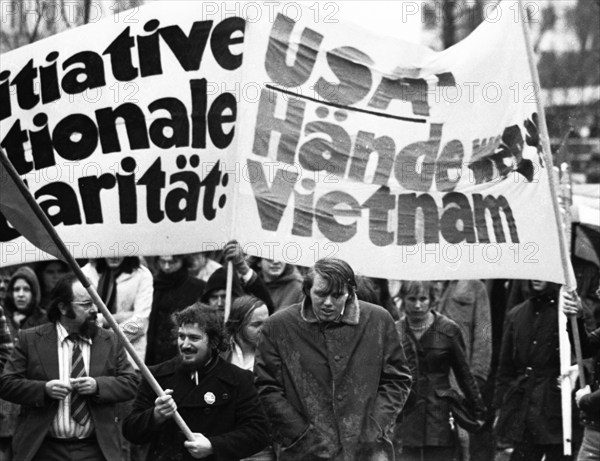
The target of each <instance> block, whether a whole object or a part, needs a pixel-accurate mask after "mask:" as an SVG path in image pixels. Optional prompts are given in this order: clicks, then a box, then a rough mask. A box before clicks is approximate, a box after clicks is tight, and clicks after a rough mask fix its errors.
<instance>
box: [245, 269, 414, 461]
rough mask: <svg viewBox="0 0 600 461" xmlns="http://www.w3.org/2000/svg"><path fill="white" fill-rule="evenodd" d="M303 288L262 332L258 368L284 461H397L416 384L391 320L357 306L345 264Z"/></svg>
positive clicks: (378, 310)
mask: <svg viewBox="0 0 600 461" xmlns="http://www.w3.org/2000/svg"><path fill="white" fill-rule="evenodd" d="M303 289H304V294H305V298H304V300H303V302H302V303H299V304H295V305H293V306H290V307H289V308H287V309H283V310H281V311H279V312H277V313H275V314H274V315H273V316H271V317H270V318H269V319H268V320H267V321H266V323H265V324H264V326H263V328H262V330H261V338H260V339H259V344H258V350H257V355H256V359H255V365H254V372H255V374H256V385H257V387H258V390H259V395H260V398H261V401H262V403H263V405H264V407H265V410H266V412H267V416H268V417H269V420H270V423H271V428H272V436H273V439H274V444H275V450H276V452H277V454H278V458H277V459H278V460H279V461H290V460H298V461H304V460H316V459H319V460H320V459H322V460H333V461H356V460H361V461H368V460H374V459H377V460H393V459H394V454H393V448H392V442H391V439H390V436H391V432H392V430H393V426H394V423H395V421H396V417H397V416H398V414H399V413H400V411H401V410H402V407H403V406H404V403H405V401H406V398H407V397H408V393H409V389H410V384H411V378H410V374H409V370H408V367H407V366H406V364H405V358H404V353H403V351H402V345H401V342H400V336H399V335H398V333H397V332H396V329H395V325H394V321H393V319H392V317H391V315H390V314H389V313H388V312H387V311H386V310H385V309H383V308H382V307H380V306H376V305H374V304H369V303H365V302H362V301H359V300H358V299H357V297H356V295H355V289H356V281H355V276H354V271H353V270H352V268H351V267H350V266H349V265H348V264H347V263H346V262H344V261H341V260H339V259H333V258H331V259H321V260H319V261H317V263H316V264H315V266H314V267H313V268H312V269H311V270H310V271H309V273H308V274H307V276H306V278H305V280H304V287H303Z"/></svg>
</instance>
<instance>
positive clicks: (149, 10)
mask: <svg viewBox="0 0 600 461" xmlns="http://www.w3.org/2000/svg"><path fill="white" fill-rule="evenodd" d="M205 16H207V15H206V9H205V8H204V7H203V4H202V3H195V2H161V3H156V4H150V5H149V6H146V7H143V8H140V9H138V10H135V11H134V12H133V13H132V12H130V11H128V12H125V13H123V14H122V15H117V16H115V17H110V18H107V19H105V20H102V21H99V22H97V23H95V24H90V25H87V26H84V27H80V28H77V29H73V30H70V31H67V32H64V33H61V34H59V35H55V36H53V37H50V38H48V39H46V40H43V41H41V42H38V43H35V44H32V45H29V46H26V47H23V48H20V49H17V50H15V51H12V52H10V53H6V54H4V55H3V56H2V60H1V63H0V66H1V67H0V145H1V146H2V148H3V149H4V150H5V152H6V153H7V155H8V157H9V159H10V161H11V163H12V164H13V165H14V166H15V168H16V169H17V171H18V173H19V174H20V175H21V177H22V178H23V179H24V180H25V181H26V182H27V184H28V187H29V188H30V190H31V191H32V192H33V193H34V195H35V197H36V200H37V201H38V203H39V204H40V206H41V207H42V209H43V210H44V211H45V212H46V214H48V216H49V217H50V220H51V222H52V224H53V225H54V226H55V227H56V230H57V231H58V233H59V235H60V236H61V237H62V239H63V240H64V241H65V243H66V244H67V246H68V247H69V249H70V250H71V252H72V254H73V255H74V256H75V257H77V258H87V257H90V258H94V257H102V256H104V257H106V256H115V255H120V256H128V255H133V254H136V255H138V254H145V255H150V254H164V253H170V254H176V253H186V252H190V251H199V250H201V249H203V248H202V247H201V244H202V242H221V241H223V240H225V239H226V238H228V237H230V235H229V232H230V231H231V224H230V223H231V222H232V215H233V207H232V205H233V199H232V192H233V187H232V185H233V183H232V181H230V178H229V175H228V174H227V173H225V172H224V171H223V169H222V164H223V163H228V164H233V163H234V161H235V155H236V141H235V136H236V133H235V124H236V120H237V95H236V94H235V93H236V91H237V90H238V89H239V82H240V75H241V64H242V51H243V40H244V25H245V23H244V20H243V19H242V18H240V17H236V16H228V17H220V16H219V17H209V18H205ZM236 85H237V86H236ZM0 186H1V185H0ZM206 249H211V248H206ZM0 253H1V255H2V257H1V261H0V265H10V264H14V263H22V262H27V261H34V260H38V259H44V258H46V257H47V255H46V254H44V253H42V252H41V251H40V250H37V249H36V248H35V247H33V246H32V245H31V244H30V243H29V242H27V241H26V240H25V239H24V238H23V237H20V236H19V234H18V232H16V231H15V230H14V229H13V228H12V226H10V224H9V223H7V221H6V219H4V216H2V215H0Z"/></svg>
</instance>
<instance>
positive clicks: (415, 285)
mask: <svg viewBox="0 0 600 461" xmlns="http://www.w3.org/2000/svg"><path fill="white" fill-rule="evenodd" d="M420 290H423V291H424V292H425V293H427V295H428V296H429V301H435V283H434V282H423V281H420V280H404V281H402V286H401V287H400V294H399V296H400V299H404V298H406V297H407V296H408V295H410V294H416V293H418V292H419V291H420Z"/></svg>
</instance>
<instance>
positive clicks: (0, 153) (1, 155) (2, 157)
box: [0, 148, 195, 441]
mask: <svg viewBox="0 0 600 461" xmlns="http://www.w3.org/2000/svg"><path fill="white" fill-rule="evenodd" d="M0 162H1V163H2V165H3V166H4V168H5V169H6V171H7V173H8V174H9V176H10V177H11V179H12V180H13V181H14V183H15V185H16V186H17V188H18V189H19V192H20V193H21V195H22V196H23V197H24V198H25V200H26V201H27V204H28V205H29V206H30V207H31V210H32V211H33V212H34V213H35V215H36V217H37V218H38V219H39V221H40V222H41V224H42V225H43V226H44V229H45V230H46V232H48V234H49V236H50V238H51V239H52V241H53V243H54V244H55V245H56V247H57V248H58V250H59V251H60V254H61V255H62V257H63V258H64V261H65V262H66V263H67V264H68V265H69V266H70V267H71V269H72V270H73V272H74V273H75V275H76V276H77V278H78V279H79V281H80V282H81V284H82V285H83V287H84V288H85V289H86V290H87V292H88V293H89V295H90V296H91V298H92V301H94V304H95V305H96V306H97V307H98V309H99V310H100V312H101V313H102V315H103V316H104V318H105V319H106V321H107V322H108V324H109V325H110V327H111V328H112V329H113V331H114V332H115V334H116V335H117V338H118V339H119V341H121V342H122V344H123V346H124V347H125V349H126V350H127V352H129V355H131V358H132V359H133V361H134V362H135V363H136V364H137V366H138V367H139V369H140V372H141V373H142V375H143V376H144V378H145V379H146V381H148V384H150V387H151V388H152V389H153V390H154V392H156V394H157V395H159V396H164V395H166V394H165V391H164V390H163V389H162V388H161V387H160V384H158V381H156V378H154V376H153V375H152V373H151V372H150V370H149V369H148V367H147V366H146V364H145V363H144V362H143V361H142V360H141V359H140V357H139V356H138V355H137V353H136V352H135V349H134V348H133V346H132V345H131V343H130V342H129V340H128V339H127V337H126V336H125V334H124V333H123V332H122V331H121V329H120V328H119V325H118V324H117V322H116V320H115V318H114V317H113V315H112V314H111V313H110V311H109V310H108V308H107V307H106V305H105V304H104V302H103V301H102V299H101V298H100V296H99V295H98V292H97V291H96V289H95V288H94V286H93V285H92V284H91V283H90V281H89V280H88V278H87V277H86V276H85V274H84V273H83V271H82V270H81V267H79V264H78V263H77V261H76V260H75V258H74V257H73V255H72V254H71V252H70V251H69V250H68V248H67V246H66V245H65V243H64V242H63V241H62V239H61V238H60V236H59V235H58V233H57V232H56V229H54V226H53V225H52V223H51V222H50V220H49V219H48V216H46V214H45V213H44V212H43V211H42V209H41V208H40V206H39V205H38V203H37V202H36V200H35V198H33V196H32V195H31V191H30V190H29V189H28V188H27V186H25V184H24V183H23V180H22V179H21V177H20V176H19V173H18V172H17V170H16V169H15V167H14V166H13V164H12V163H11V162H10V160H8V157H7V156H6V153H5V152H4V149H2V148H0ZM173 420H174V421H175V423H176V424H177V425H178V426H179V428H180V429H181V430H182V432H183V433H184V435H185V437H186V438H187V439H188V440H189V441H194V440H195V437H194V434H193V432H192V431H191V430H190V428H189V427H188V425H187V424H186V423H185V421H184V420H183V418H182V417H181V415H180V414H179V413H178V412H177V411H176V412H175V413H174V414H173Z"/></svg>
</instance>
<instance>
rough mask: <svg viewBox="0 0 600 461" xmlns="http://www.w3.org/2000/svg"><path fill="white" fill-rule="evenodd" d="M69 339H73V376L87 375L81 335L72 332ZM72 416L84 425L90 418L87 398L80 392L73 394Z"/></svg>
mask: <svg viewBox="0 0 600 461" xmlns="http://www.w3.org/2000/svg"><path fill="white" fill-rule="evenodd" d="M68 339H69V340H71V341H73V355H72V358H71V378H82V377H86V376H87V374H86V372H85V367H84V365H83V355H82V353H81V347H80V346H79V335H78V334H71V335H69V336H68ZM71 417H72V418H73V419H74V420H75V421H76V422H77V423H79V424H81V425H84V424H86V423H87V422H88V421H89V419H90V410H89V408H88V406H87V401H86V398H85V397H84V396H83V395H81V394H79V393H78V392H73V393H72V394H71Z"/></svg>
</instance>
